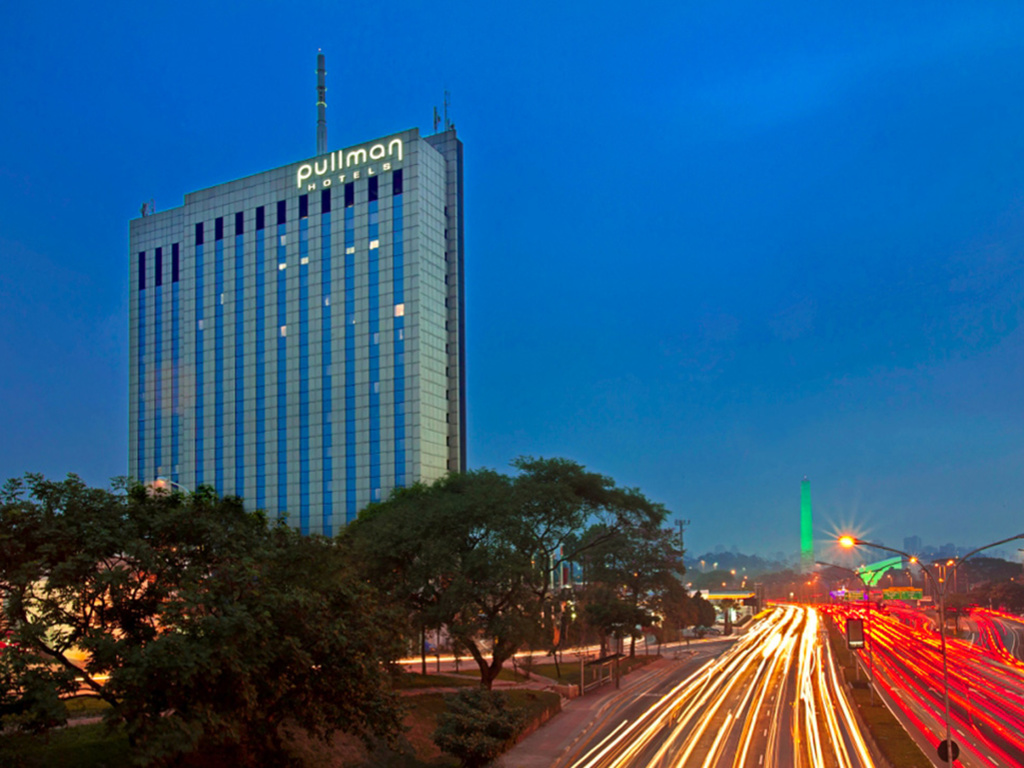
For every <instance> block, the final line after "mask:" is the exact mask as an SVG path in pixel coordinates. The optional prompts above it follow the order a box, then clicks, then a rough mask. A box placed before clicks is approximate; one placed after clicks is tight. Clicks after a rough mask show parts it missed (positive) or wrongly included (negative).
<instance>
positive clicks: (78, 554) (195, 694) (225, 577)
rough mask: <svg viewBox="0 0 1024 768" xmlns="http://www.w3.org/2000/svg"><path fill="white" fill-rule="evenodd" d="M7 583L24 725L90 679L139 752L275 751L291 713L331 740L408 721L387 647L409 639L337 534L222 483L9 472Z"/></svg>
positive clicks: (142, 756) (8, 670)
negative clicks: (264, 509) (389, 670)
mask: <svg viewBox="0 0 1024 768" xmlns="http://www.w3.org/2000/svg"><path fill="white" fill-rule="evenodd" d="M0 592H2V597H3V603H4V606H5V607H4V614H3V622H4V627H3V629H4V630H6V631H8V632H10V633H11V636H12V638H13V639H14V641H15V642H16V644H17V649H18V651H17V653H14V654H9V653H4V654H2V655H0V666H2V669H3V672H4V674H3V675H0V679H2V680H3V681H4V682H5V683H6V685H5V687H4V691H3V694H2V695H3V696H4V698H5V700H6V703H7V704H8V706H9V707H11V708H15V709H19V710H20V712H21V716H20V721H21V722H22V723H25V724H33V725H38V726H39V727H45V725H48V724H52V723H53V721H55V720H56V721H59V720H61V719H63V713H60V712H59V710H58V711H57V714H58V715H59V716H57V717H55V716H54V715H55V710H54V707H53V701H54V699H55V698H56V697H57V696H60V695H66V694H68V693H69V692H71V688H72V683H71V682H69V681H70V680H71V679H72V678H78V679H80V680H82V681H83V684H84V686H85V687H86V688H87V689H88V691H89V695H92V696H95V697H98V698H101V699H104V700H105V701H107V702H108V703H109V704H110V705H111V709H110V710H109V714H108V715H107V719H108V720H109V721H111V722H119V723H121V724H123V725H124V727H125V730H126V732H127V734H128V736H129V739H130V740H131V742H132V744H133V752H134V753H135V754H136V755H137V757H138V759H139V760H140V761H141V762H148V761H153V760H158V759H160V760H167V759H170V758H172V757H173V756H175V755H178V754H181V753H187V752H189V751H192V750H194V749H196V748H199V747H203V748H204V749H214V750H216V751H218V752H219V753H221V754H223V756H224V760H225V761H227V762H230V763H232V764H237V765H254V764H259V763H261V762H265V761H272V760H274V759H276V758H275V756H277V755H280V754H281V751H282V743H281V739H280V732H279V726H280V724H281V723H283V722H284V721H285V720H289V721H291V722H294V723H296V724H297V725H298V726H299V727H301V728H304V729H306V730H307V731H308V732H309V733H310V734H312V735H313V736H319V737H326V736H328V735H329V734H331V733H332V732H334V731H336V730H339V729H340V730H345V731H348V732H351V733H355V734H357V735H359V736H360V737H362V738H363V739H365V740H366V741H371V740H372V739H374V738H378V737H382V738H393V737H394V736H395V735H396V734H397V733H398V730H399V727H400V722H399V714H398V709H397V700H396V699H395V697H394V695H393V694H392V693H391V692H390V691H389V690H388V688H387V686H386V683H385V680H384V677H383V675H382V664H381V662H382V661H383V660H384V659H386V658H387V657H388V656H390V655H393V654H396V653H398V652H399V650H400V646H399V644H398V642H397V641H398V638H397V635H396V634H395V633H394V631H393V630H392V629H390V628H391V627H392V626H393V622H392V616H391V614H390V613H389V611H388V610H387V609H386V607H385V606H384V605H383V604H382V603H381V601H380V599H379V596H378V595H377V593H376V592H375V590H374V589H372V588H371V587H370V586H369V585H367V584H365V583H364V582H362V581H360V580H359V579H358V578H356V576H355V574H354V573H353V572H352V571H351V568H350V566H349V565H348V564H347V563H346V561H345V559H344V556H343V553H342V552H341V551H340V549H339V548H338V547H336V546H335V545H334V544H333V543H332V542H330V541H328V540H326V539H323V538H318V537H302V536H300V535H299V534H298V533H296V532H295V531H293V530H292V529H290V528H287V527H284V526H278V527H274V528H268V526H267V524H266V520H265V519H264V517H263V516H262V515H261V514H254V513H249V512H246V511H245V510H244V509H243V508H242V505H241V503H240V502H239V500H238V499H234V498H227V499H220V498H218V497H217V496H216V494H215V493H213V492H212V490H210V489H207V488H202V489H200V490H199V491H198V492H196V493H195V494H192V495H190V496H183V495H181V494H177V493H175V494H165V493H158V494H155V495H153V494H150V493H148V492H147V491H146V490H145V489H143V488H141V487H136V488H132V489H129V491H128V492H127V493H124V492H111V491H104V490H99V489H91V488H87V487H86V486H85V485H84V484H82V483H81V481H80V480H78V478H76V477H74V476H69V478H68V479H67V480H64V481H62V482H49V481H46V480H44V479H43V478H41V477H39V476H36V475H29V476H27V477H26V479H25V481H11V482H9V483H8V484H7V485H5V487H4V490H3V492H2V494H0ZM33 676H34V677H33ZM40 676H48V679H45V680H42V681H41V680H40ZM47 721H48V722H47Z"/></svg>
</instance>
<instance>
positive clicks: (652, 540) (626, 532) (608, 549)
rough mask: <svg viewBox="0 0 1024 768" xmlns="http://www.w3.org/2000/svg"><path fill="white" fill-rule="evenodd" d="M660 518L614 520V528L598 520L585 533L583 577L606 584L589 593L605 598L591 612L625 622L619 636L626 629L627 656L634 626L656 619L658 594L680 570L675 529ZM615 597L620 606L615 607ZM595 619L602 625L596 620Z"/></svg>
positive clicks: (674, 582)
mask: <svg viewBox="0 0 1024 768" xmlns="http://www.w3.org/2000/svg"><path fill="white" fill-rule="evenodd" d="M660 523H661V520H651V519H647V520H641V521H638V522H637V523H635V524H632V525H619V526H617V527H616V529H615V530H614V531H609V530H608V529H607V527H606V526H605V525H603V524H599V525H595V526H593V527H592V528H591V529H590V530H589V531H588V532H587V535H586V536H585V537H584V543H585V544H588V545H589V546H588V547H587V548H588V549H589V552H588V555H587V563H588V569H587V570H588V574H587V579H588V581H590V582H591V583H597V584H603V585H605V587H606V589H603V590H593V591H592V592H591V593H590V594H591V599H592V600H593V599H601V600H602V601H603V602H604V603H605V605H604V606H603V607H598V606H596V605H595V606H594V609H593V610H595V611H596V613H593V611H592V613H591V615H593V616H595V617H600V616H602V615H607V616H617V617H618V618H617V620H618V619H621V620H622V621H625V622H626V625H625V627H624V630H625V631H623V632H622V636H625V635H626V634H627V633H628V635H629V637H630V640H631V642H630V649H629V655H630V656H634V655H636V638H637V635H638V632H639V630H638V629H637V628H638V627H644V626H647V625H650V624H652V623H655V622H656V621H660V619H661V616H660V614H658V613H657V608H658V606H659V605H660V604H661V602H662V598H663V596H664V595H666V594H667V593H668V592H670V591H673V590H676V589H677V588H678V586H679V578H680V577H681V576H682V575H683V573H684V572H685V569H684V568H683V558H682V552H681V551H680V550H679V549H678V548H677V546H676V541H677V537H676V534H675V532H674V531H671V530H667V529H664V528H661V526H660ZM590 542H593V543H592V544H591V543H590ZM616 602H621V603H622V607H621V608H617V607H615V603H616ZM595 624H596V625H597V626H607V622H606V621H604V622H603V623H602V621H601V620H600V619H597V620H595Z"/></svg>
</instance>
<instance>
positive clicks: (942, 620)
mask: <svg viewBox="0 0 1024 768" xmlns="http://www.w3.org/2000/svg"><path fill="white" fill-rule="evenodd" d="M1018 539H1024V533H1018V534H1017V535H1016V536H1010V537H1009V538H1007V539H1000V540H999V541H994V542H992V543H991V544H986V545H985V546H983V547H978V548H977V549H972V550H971V551H970V552H968V553H967V554H966V555H964V556H963V557H956V558H952V559H951V560H948V561H947V562H946V564H945V565H944V566H942V571H941V572H940V574H939V579H938V581H937V582H936V580H935V577H934V576H932V574H931V573H930V572H929V571H928V569H927V568H925V567H924V566H922V567H921V570H922V572H924V574H925V575H926V576H927V577H928V578H929V579H931V580H932V586H933V587H934V588H935V592H936V594H938V596H939V637H940V638H941V648H942V700H943V705H944V708H945V714H946V738H945V741H944V742H943V743H944V744H945V745H946V749H945V756H943V749H942V744H939V746H938V750H939V758H940V759H942V760H943V761H944V762H947V763H952V762H954V761H955V760H956V754H958V753H959V751H960V749H959V747H958V746H957V744H956V742H954V741H953V739H952V728H951V726H950V719H949V664H948V662H947V660H946V585H947V583H948V582H947V581H946V577H945V569H946V568H952V569H953V573H954V575H955V574H956V569H957V568H959V567H960V565H961V564H963V562H964V561H965V560H967V558H969V557H973V556H974V555H976V554H978V553H979V552H981V551H983V550H986V549H991V548H992V547H998V546H999V545H1000V544H1006V543H1008V542H1011V541H1016V540H1018ZM839 546H841V547H845V548H846V549H850V548H852V547H874V548H875V549H881V550H884V551H886V552H893V553H895V554H897V555H902V556H903V557H905V558H907V560H909V561H910V562H911V563H916V562H918V560H917V556H916V555H911V554H910V553H908V552H904V551H903V550H902V549H895V548H894V547H887V546H885V545H884V544H873V543H872V542H870V541H864V540H863V539H859V538H857V537H856V536H850V535H845V536H840V537H839ZM940 585H941V586H940Z"/></svg>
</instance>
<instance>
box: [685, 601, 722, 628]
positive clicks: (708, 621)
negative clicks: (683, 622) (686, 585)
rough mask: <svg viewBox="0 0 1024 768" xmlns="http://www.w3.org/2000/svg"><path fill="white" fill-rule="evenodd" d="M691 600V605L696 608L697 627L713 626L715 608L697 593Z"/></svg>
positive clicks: (715, 616) (715, 615)
mask: <svg viewBox="0 0 1024 768" xmlns="http://www.w3.org/2000/svg"><path fill="white" fill-rule="evenodd" d="M691 599H692V600H693V604H694V605H695V606H696V607H697V626H698V627H711V626H714V623H715V619H716V618H717V614H716V613H715V606H713V605H712V604H711V603H710V602H709V601H708V600H706V599H704V596H703V595H701V594H699V593H698V594H696V595H694V596H693V597H692V598H691Z"/></svg>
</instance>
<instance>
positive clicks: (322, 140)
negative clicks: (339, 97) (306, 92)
mask: <svg viewBox="0 0 1024 768" xmlns="http://www.w3.org/2000/svg"><path fill="white" fill-rule="evenodd" d="M316 111H317V119H316V153H317V154H318V155H323V154H326V153H327V69H326V68H325V66H324V54H323V52H322V49H319V48H318V49H317V54H316Z"/></svg>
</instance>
